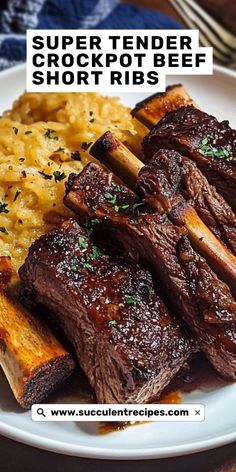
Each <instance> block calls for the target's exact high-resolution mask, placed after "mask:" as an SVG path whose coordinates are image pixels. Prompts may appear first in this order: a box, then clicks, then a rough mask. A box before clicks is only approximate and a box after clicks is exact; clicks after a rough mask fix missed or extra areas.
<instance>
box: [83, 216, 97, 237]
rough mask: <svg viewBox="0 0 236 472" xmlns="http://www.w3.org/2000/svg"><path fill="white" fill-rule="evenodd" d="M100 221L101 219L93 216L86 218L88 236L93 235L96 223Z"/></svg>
mask: <svg viewBox="0 0 236 472" xmlns="http://www.w3.org/2000/svg"><path fill="white" fill-rule="evenodd" d="M98 223H99V220H98V219H97V218H93V219H92V220H86V223H85V229H86V232H87V235H88V236H91V234H92V232H93V227H94V225H96V224H98Z"/></svg>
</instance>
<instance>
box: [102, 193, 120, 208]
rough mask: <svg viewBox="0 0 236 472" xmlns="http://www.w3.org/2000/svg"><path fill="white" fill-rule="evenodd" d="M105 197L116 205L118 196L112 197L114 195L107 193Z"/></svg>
mask: <svg viewBox="0 0 236 472" xmlns="http://www.w3.org/2000/svg"><path fill="white" fill-rule="evenodd" d="M104 197H105V198H106V199H107V200H108V202H109V203H111V205H115V204H116V200H117V195H112V193H110V192H105V193H104Z"/></svg>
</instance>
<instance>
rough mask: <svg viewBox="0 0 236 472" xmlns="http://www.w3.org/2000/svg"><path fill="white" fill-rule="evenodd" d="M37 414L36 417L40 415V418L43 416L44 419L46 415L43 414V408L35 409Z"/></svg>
mask: <svg viewBox="0 0 236 472" xmlns="http://www.w3.org/2000/svg"><path fill="white" fill-rule="evenodd" d="M37 414H38V415H41V416H44V418H46V415H45V413H44V410H43V408H38V409H37Z"/></svg>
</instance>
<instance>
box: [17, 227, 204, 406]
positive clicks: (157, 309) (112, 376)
mask: <svg viewBox="0 0 236 472" xmlns="http://www.w3.org/2000/svg"><path fill="white" fill-rule="evenodd" d="M92 225H93V222H90V224H89V225H87V230H85V229H83V228H82V227H81V226H79V224H78V223H77V222H75V221H73V220H69V221H68V222H65V223H63V225H62V227H61V228H59V229H54V230H52V231H51V232H49V233H48V234H46V235H45V236H42V237H41V238H40V239H39V240H37V241H36V242H35V243H34V244H33V245H32V246H31V248H30V251H29V255H28V257H27V259H26V261H25V264H24V265H23V266H22V267H21V269H20V277H21V279H22V281H23V283H24V287H25V289H26V290H27V292H28V293H29V294H30V296H31V298H32V299H34V300H35V301H36V302H37V303H39V304H42V305H43V306H45V307H46V308H48V309H49V311H51V312H52V313H53V314H52V316H53V320H55V321H54V322H56V323H58V325H59V326H60V328H62V330H63V331H64V332H65V334H66V336H67V337H68V339H69V340H70V341H71V342H72V344H73V346H74V348H75V351H76V353H77V356H78V359H79V363H80V365H81V367H82V369H83V370H84V372H85V373H86V375H87V377H88V379H89V381H90V384H91V385H92V387H93V388H94V389H95V393H96V397H97V401H98V402H100V403H126V402H127V403H133V402H134V403H135V402H137V403H143V402H150V401H152V400H155V399H157V398H158V397H159V396H160V393H161V392H162V391H163V389H164V388H165V386H166V385H167V384H168V383H169V382H170V381H171V379H172V378H173V377H174V376H175V375H176V373H177V372H178V371H179V369H181V367H182V366H183V364H184V363H185V362H186V361H187V359H188V358H189V357H190V355H191V354H192V352H193V350H194V349H195V343H193V342H192V341H191V340H190V339H189V338H188V336H187V335H186V334H185V332H184V331H183V330H182V329H181V328H180V327H179V325H178V323H177V321H176V320H175V318H174V317H173V316H171V315H170V313H169V311H168V309H167V307H166V306H165V304H164V303H163V302H162V300H161V299H160V297H159V296H158V295H157V293H156V290H155V289H154V285H153V281H152V277H151V275H150V273H149V272H148V271H147V270H143V269H140V268H139V267H138V266H137V265H136V264H134V263H132V262H129V261H128V260H127V256H123V255H122V254H119V255H114V254H113V253H112V252H111V249H110V250H109V253H108V252H107V251H105V250H104V249H103V248H101V246H97V245H94V244H93V243H92V242H91V239H90V238H89V237H88V233H89V234H90V233H91V228H92ZM116 253H117V250H116Z"/></svg>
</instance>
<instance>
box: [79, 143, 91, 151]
mask: <svg viewBox="0 0 236 472" xmlns="http://www.w3.org/2000/svg"><path fill="white" fill-rule="evenodd" d="M91 144H93V142H92V141H91V142H90V143H86V142H84V143H82V144H81V148H82V149H83V150H84V151H87V150H88V148H89V147H90V146H91Z"/></svg>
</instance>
